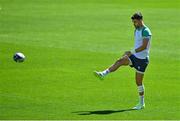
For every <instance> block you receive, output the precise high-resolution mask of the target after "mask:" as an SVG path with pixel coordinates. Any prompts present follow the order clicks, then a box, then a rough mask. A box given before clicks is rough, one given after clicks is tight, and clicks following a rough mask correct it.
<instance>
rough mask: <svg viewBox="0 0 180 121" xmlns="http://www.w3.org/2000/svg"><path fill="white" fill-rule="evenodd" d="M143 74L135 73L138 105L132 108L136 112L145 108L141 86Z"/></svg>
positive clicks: (142, 87) (142, 86)
mask: <svg viewBox="0 0 180 121" xmlns="http://www.w3.org/2000/svg"><path fill="white" fill-rule="evenodd" d="M143 77H144V74H143V73H139V72H136V85H137V87H138V92H139V103H138V104H137V105H136V106H135V107H134V108H133V109H136V110H140V109H143V108H145V102H144V91H145V88H144V85H143Z"/></svg>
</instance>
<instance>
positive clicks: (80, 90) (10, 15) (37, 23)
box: [0, 0, 180, 120]
mask: <svg viewBox="0 0 180 121" xmlns="http://www.w3.org/2000/svg"><path fill="white" fill-rule="evenodd" d="M135 11H141V12H142V13H143V15H144V20H145V23H146V25H147V26H149V28H150V29H151V31H152V33H153V40H152V47H151V54H150V65H149V67H148V69H147V72H146V74H145V80H144V83H145V87H146V95H145V98H146V109H144V110H141V111H132V110H129V109H130V108H131V107H132V106H134V105H135V104H136V103H137V101H138V98H137V96H138V94H137V89H136V85H135V81H134V70H133V69H131V68H129V67H122V68H121V69H119V70H118V71H117V72H115V73H113V74H110V75H109V76H108V77H107V78H105V80H103V81H100V80H98V79H97V78H95V77H94V76H93V71H94V70H103V69H105V68H107V67H108V66H109V65H111V64H112V63H113V62H114V61H115V60H116V59H117V58H119V57H120V56H121V55H122V54H123V52H124V51H126V50H129V49H131V48H132V46H133V31H134V28H133V25H132V22H131V20H130V16H131V15H132V14H133V13H134V12H135ZM179 16H180V1H179V0H171V1H170V0H137V1H130V0H121V1H120V0H111V1H105V0H28V1H25V0H0V68H1V69H0V119H96V120H97V119H109V120H110V119H122V120H124V119H127V120H128V119H136V120H140V119H157V120H160V119H180V115H179V114H180V91H179V88H180V86H179V85H180V78H179V75H180V69H179V67H180V49H179V45H180V40H179V35H180V30H179V28H180V23H179V22H180V17H179ZM19 51H20V52H23V53H24V54H25V55H26V60H25V62H24V63H16V62H14V61H13V60H12V56H13V54H14V53H15V52H19Z"/></svg>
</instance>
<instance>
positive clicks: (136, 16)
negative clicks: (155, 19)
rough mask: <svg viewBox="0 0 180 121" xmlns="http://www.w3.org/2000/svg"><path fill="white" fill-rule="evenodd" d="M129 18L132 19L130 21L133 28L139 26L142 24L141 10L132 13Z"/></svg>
mask: <svg viewBox="0 0 180 121" xmlns="http://www.w3.org/2000/svg"><path fill="white" fill-rule="evenodd" d="M131 19H132V22H133V24H134V27H135V28H139V27H141V26H142V24H143V16H142V14H141V12H136V13H134V14H133V15H132V17H131Z"/></svg>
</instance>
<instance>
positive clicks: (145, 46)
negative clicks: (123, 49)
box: [134, 38, 149, 53]
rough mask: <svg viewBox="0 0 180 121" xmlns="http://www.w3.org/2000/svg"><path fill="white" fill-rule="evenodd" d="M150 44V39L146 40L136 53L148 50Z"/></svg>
mask: <svg viewBox="0 0 180 121" xmlns="http://www.w3.org/2000/svg"><path fill="white" fill-rule="evenodd" d="M148 42H149V38H144V39H143V43H142V45H141V46H140V47H138V48H136V49H135V50H134V51H135V53H138V52H141V51H143V50H145V49H146V48H147V45H148Z"/></svg>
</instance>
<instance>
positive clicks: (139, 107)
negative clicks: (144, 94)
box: [132, 103, 145, 110]
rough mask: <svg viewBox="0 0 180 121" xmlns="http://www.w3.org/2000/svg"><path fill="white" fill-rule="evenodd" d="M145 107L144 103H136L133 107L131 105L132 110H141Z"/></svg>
mask: <svg viewBox="0 0 180 121" xmlns="http://www.w3.org/2000/svg"><path fill="white" fill-rule="evenodd" d="M144 108H145V104H141V103H138V104H137V105H136V106H135V107H133V108H132V109H134V110H141V109H144Z"/></svg>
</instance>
